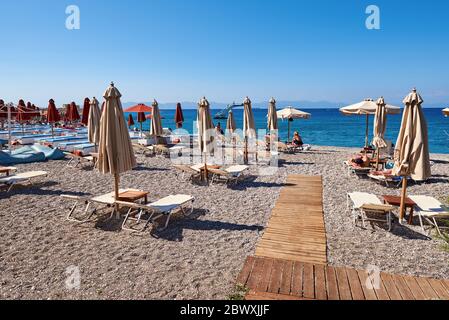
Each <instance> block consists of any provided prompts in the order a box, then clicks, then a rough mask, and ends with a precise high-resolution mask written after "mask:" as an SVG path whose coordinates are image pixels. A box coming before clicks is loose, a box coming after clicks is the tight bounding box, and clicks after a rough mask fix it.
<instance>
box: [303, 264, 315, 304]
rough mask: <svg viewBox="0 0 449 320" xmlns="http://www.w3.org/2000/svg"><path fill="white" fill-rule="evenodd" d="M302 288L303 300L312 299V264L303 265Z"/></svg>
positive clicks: (313, 288) (313, 280)
mask: <svg viewBox="0 0 449 320" xmlns="http://www.w3.org/2000/svg"><path fill="white" fill-rule="evenodd" d="M303 277H304V278H303V286H304V287H303V288H304V298H309V299H314V298H315V283H314V282H315V279H314V272H313V264H310V263H305V264H304V276H303Z"/></svg>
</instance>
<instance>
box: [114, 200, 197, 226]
mask: <svg viewBox="0 0 449 320" xmlns="http://www.w3.org/2000/svg"><path fill="white" fill-rule="evenodd" d="M194 201H195V198H194V197H192V196H190V195H185V194H177V195H170V196H168V197H165V198H162V199H160V200H158V201H156V202H152V203H149V204H137V203H131V202H122V201H117V202H116V203H117V204H119V205H122V206H125V207H128V208H129V210H128V213H127V214H126V216H125V220H123V224H122V229H123V230H128V231H143V230H145V228H146V227H147V226H148V224H150V223H152V222H153V221H154V220H156V219H158V218H160V217H162V216H167V220H166V221H165V225H164V227H163V228H161V229H160V230H164V229H166V228H167V226H168V223H169V221H170V218H171V215H172V214H173V212H175V211H176V210H181V212H182V213H183V214H184V215H185V216H189V215H190V214H191V213H192V212H193V202H194ZM189 203H190V205H191V207H190V209H189V210H188V211H185V209H184V206H185V205H186V204H189ZM144 213H149V214H150V216H149V217H148V218H147V219H143V218H142V215H143V214H144ZM134 216H135V217H134ZM130 220H134V221H136V222H137V224H139V223H140V222H145V223H144V225H143V227H142V228H141V229H140V230H138V229H134V228H131V227H127V222H128V221H130Z"/></svg>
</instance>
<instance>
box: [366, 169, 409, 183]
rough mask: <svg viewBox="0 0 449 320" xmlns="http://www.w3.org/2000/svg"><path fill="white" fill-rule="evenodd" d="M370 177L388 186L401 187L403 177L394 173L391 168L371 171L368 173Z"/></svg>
mask: <svg viewBox="0 0 449 320" xmlns="http://www.w3.org/2000/svg"><path fill="white" fill-rule="evenodd" d="M368 177H369V178H370V179H373V180H375V181H377V182H379V183H381V184H385V186H386V187H391V186H394V187H399V186H400V185H401V182H402V177H399V176H395V175H392V174H391V170H386V171H371V172H370V173H368Z"/></svg>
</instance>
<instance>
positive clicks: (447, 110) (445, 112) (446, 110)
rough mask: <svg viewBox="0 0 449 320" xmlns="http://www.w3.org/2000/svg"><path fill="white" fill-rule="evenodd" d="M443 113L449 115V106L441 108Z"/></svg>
mask: <svg viewBox="0 0 449 320" xmlns="http://www.w3.org/2000/svg"><path fill="white" fill-rule="evenodd" d="M443 114H444V116H445V117H449V108H446V109H443Z"/></svg>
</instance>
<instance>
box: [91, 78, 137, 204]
mask: <svg viewBox="0 0 449 320" xmlns="http://www.w3.org/2000/svg"><path fill="white" fill-rule="evenodd" d="M121 96H122V95H121V94H120V92H119V91H118V89H117V88H116V87H115V86H114V83H111V85H110V86H109V88H107V89H106V92H105V93H104V95H103V97H104V99H105V105H104V110H103V114H102V116H101V120H100V144H99V147H98V161H97V164H96V166H97V168H98V170H99V171H100V172H101V173H102V174H111V175H113V176H114V196H115V199H116V200H118V198H119V184H120V174H121V173H124V172H126V171H129V170H132V169H133V168H134V167H136V165H137V162H136V157H135V156H134V151H133V146H132V143H131V139H130V137H129V131H128V128H127V126H126V122H125V115H124V114H123V109H122V103H121V102H120V97H121ZM117 208H118V206H116V209H117Z"/></svg>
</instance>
